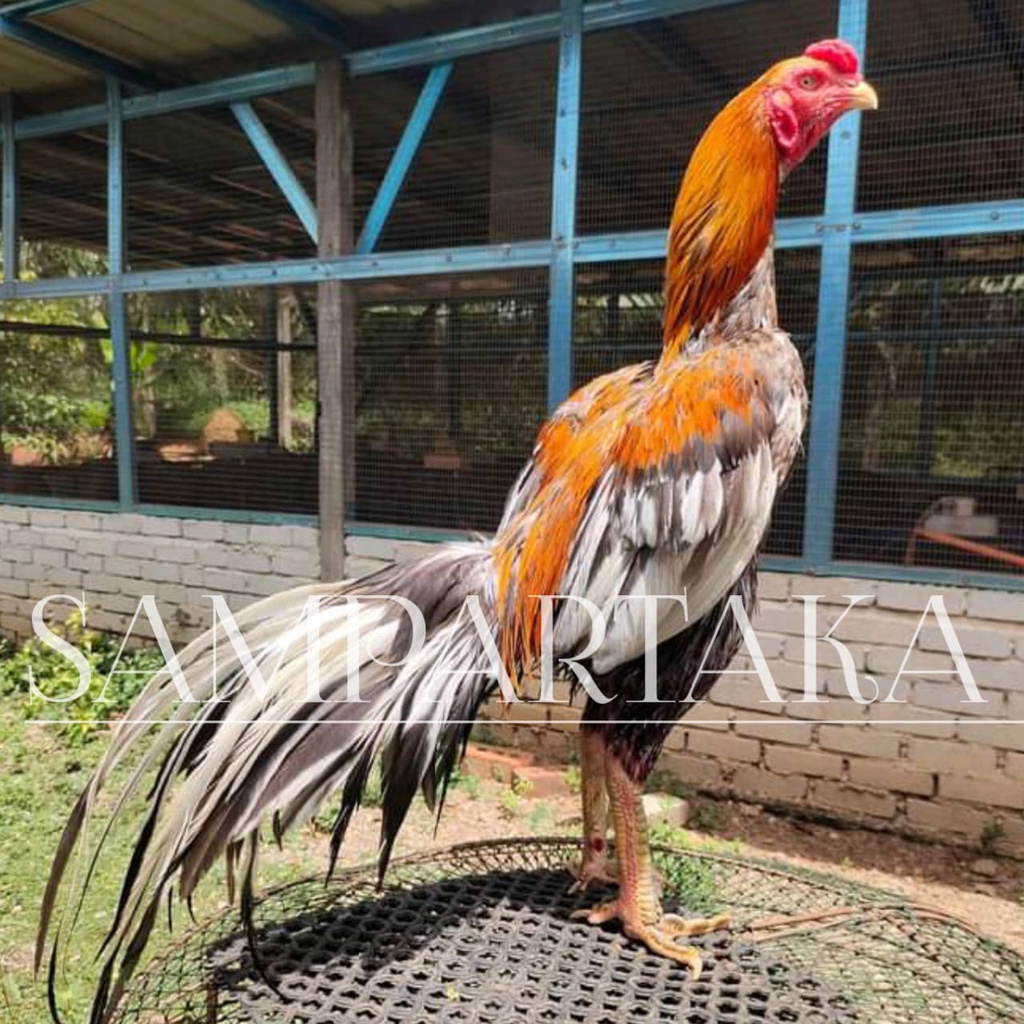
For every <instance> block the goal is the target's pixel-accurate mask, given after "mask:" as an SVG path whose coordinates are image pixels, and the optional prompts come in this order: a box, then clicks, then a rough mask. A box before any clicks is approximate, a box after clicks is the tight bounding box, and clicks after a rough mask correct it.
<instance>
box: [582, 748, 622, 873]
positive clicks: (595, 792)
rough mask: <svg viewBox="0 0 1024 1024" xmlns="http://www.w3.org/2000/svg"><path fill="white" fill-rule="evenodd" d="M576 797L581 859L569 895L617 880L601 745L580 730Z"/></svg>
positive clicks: (603, 756)
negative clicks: (610, 845) (579, 803)
mask: <svg viewBox="0 0 1024 1024" xmlns="http://www.w3.org/2000/svg"><path fill="white" fill-rule="evenodd" d="M579 735H580V741H579V742H580V795H581V797H582V800H583V844H584V845H583V856H582V858H581V859H580V861H579V863H578V864H576V865H575V866H574V868H573V874H574V875H575V876H576V883H575V885H573V887H572V890H571V891H572V892H582V891H583V890H585V889H586V888H587V887H588V886H589V885H592V884H593V883H594V882H598V883H601V882H605V883H614V882H616V881H618V878H617V876H616V868H615V863H614V862H613V861H612V860H611V859H610V858H609V856H608V786H607V783H606V781H605V746H604V740H603V739H602V738H601V734H600V733H597V732H592V731H590V730H589V729H583V730H581V731H580V734H579Z"/></svg>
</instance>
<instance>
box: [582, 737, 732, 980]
mask: <svg viewBox="0 0 1024 1024" xmlns="http://www.w3.org/2000/svg"><path fill="white" fill-rule="evenodd" d="M605 780H606V783H607V787H608V795H609V798H610V801H611V810H612V820H613V823H614V826H615V852H616V855H617V857H618V865H619V896H618V899H615V900H612V901H611V902H610V903H605V904H602V905H601V906H599V907H595V908H594V909H593V910H590V911H586V910H585V911H581V912H580V913H579V914H577V915H574V916H576V917H582V918H585V919H586V920H587V921H589V922H590V923H591V924H605V923H606V922H608V921H613V920H616V919H617V920H619V921H621V922H622V927H623V931H625V933H626V934H627V935H628V936H629V937H630V938H631V939H636V940H637V941H638V942H642V943H643V944H644V945H645V946H646V947H647V948H648V949H649V950H650V951H651V952H652V953H656V954H658V955H659V956H664V957H668V958H669V959H671V960H676V961H678V962H679V963H682V964H686V966H688V967H689V968H690V970H691V971H692V972H693V979H694V981H696V980H697V978H699V977H700V974H701V970H702V967H703V964H702V960H701V955H700V952H699V951H698V950H697V949H695V948H694V947H693V946H682V945H679V944H678V943H677V942H676V940H677V939H680V938H688V937H691V936H694V935H706V934H708V933H709V932H714V931H718V930H720V929H722V928H727V927H728V926H729V917H728V915H727V914H721V915H719V916H717V917H713V918H709V919H708V920H694V921H687V920H685V919H684V918H681V917H678V916H677V915H675V914H666V913H664V911H663V910H662V908H661V902H660V900H659V899H658V895H657V892H656V888H655V880H654V871H653V865H652V862H651V849H650V842H649V840H648V835H647V818H646V816H645V814H644V807H643V794H642V791H641V787H640V786H638V785H637V784H636V783H635V782H634V781H633V780H632V779H631V778H630V777H629V775H628V774H627V772H626V770H625V768H624V767H623V766H622V764H621V762H620V761H619V759H618V758H617V757H615V756H613V755H612V754H611V753H608V754H607V757H606V759H605Z"/></svg>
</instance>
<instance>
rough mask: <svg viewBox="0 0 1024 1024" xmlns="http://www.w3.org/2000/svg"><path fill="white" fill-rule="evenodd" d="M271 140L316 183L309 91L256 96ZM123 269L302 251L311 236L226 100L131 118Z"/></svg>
mask: <svg viewBox="0 0 1024 1024" xmlns="http://www.w3.org/2000/svg"><path fill="white" fill-rule="evenodd" d="M254 109H255V110H256V113H257V115H258V116H259V117H260V119H261V120H262V121H263V124H264V126H265V127H266V128H267V130H268V131H269V132H270V134H271V136H272V137H273V139H274V142H275V144H276V145H277V148H278V149H279V150H280V151H281V154H282V155H283V156H284V158H285V159H286V161H287V162H288V164H289V166H290V167H291V169H292V170H293V171H294V172H295V174H296V176H297V177H298V178H299V180H300V181H301V182H302V183H303V185H304V186H305V188H306V190H307V193H308V194H309V195H310V196H312V195H314V194H315V192H314V185H315V182H314V170H313V161H314V155H315V134H314V131H313V91H312V89H302V90H295V91H293V92H291V93H285V94H282V95H278V96H273V97H266V98H264V99H262V100H259V101H257V102H256V103H255V104H254ZM125 139H126V145H127V150H128V155H127V179H128V181H127V194H128V199H127V209H128V216H127V227H128V260H129V265H130V268H131V269H134V270H142V269H147V268H167V267H175V266H197V265H207V264H221V263H234V262H240V261H258V260H269V259H288V258H302V257H309V256H312V255H314V254H315V252H316V245H315V243H314V242H313V240H312V239H311V238H310V236H309V235H308V234H307V233H306V231H305V229H304V228H303V226H302V224H301V223H300V221H299V219H298V217H297V216H296V215H295V212H294V211H293V210H292V208H291V206H290V205H289V203H288V201H287V199H285V197H284V195H283V194H282V192H281V189H280V188H279V187H278V185H277V184H276V183H275V182H274V179H273V178H272V177H271V175H270V172H269V171H268V170H267V168H266V166H265V165H264V163H263V161H262V159H261V158H260V156H259V154H258V153H257V152H256V150H255V149H254V148H253V145H252V143H250V141H249V140H248V139H247V138H246V136H245V133H244V132H243V131H242V129H241V127H240V126H239V123H238V121H237V120H236V119H235V116H234V115H233V114H232V113H231V111H230V110H228V109H226V108H222V107H217V108H210V109H204V110H201V111H190V112H185V113H176V114H165V115H163V116H161V117H153V118H143V119H140V120H136V121H129V122H128V123H127V125H126V126H125Z"/></svg>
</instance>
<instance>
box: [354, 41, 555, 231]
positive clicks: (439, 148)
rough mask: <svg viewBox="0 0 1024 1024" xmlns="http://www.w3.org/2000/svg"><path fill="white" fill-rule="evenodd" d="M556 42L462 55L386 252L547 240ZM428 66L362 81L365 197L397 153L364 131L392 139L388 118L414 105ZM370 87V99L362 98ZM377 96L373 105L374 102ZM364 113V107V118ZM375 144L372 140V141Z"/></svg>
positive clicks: (391, 224) (359, 126) (393, 219)
mask: <svg viewBox="0 0 1024 1024" xmlns="http://www.w3.org/2000/svg"><path fill="white" fill-rule="evenodd" d="M556 60H557V48H556V47H555V46H554V45H553V44H548V43H545V44H540V45H535V46H527V47H519V48H516V49H514V50H509V51H500V52H497V53H490V54H485V55H483V56H479V57H470V58H466V59H464V60H460V61H458V63H457V64H456V66H455V70H454V72H453V73H452V76H451V79H450V81H449V82H448V85H447V87H446V88H445V91H444V94H443V96H442V97H441V101H440V103H439V105H438V107H437V110H436V112H435V114H434V117H433V119H432V120H431V123H430V127H429V129H428V131H427V134H426V136H425V138H424V140H423V143H422V145H421V146H420V149H419V152H418V153H417V155H416V160H415V163H414V164H413V166H412V168H411V170H410V172H409V175H408V178H407V179H406V181H405V184H404V186H403V188H402V191H401V193H400V195H399V199H398V202H397V203H396V205H395V207H394V209H393V211H392V213H391V216H390V218H389V219H388V223H387V225H386V227H385V229H384V232H383V234H382V236H381V239H380V244H379V248H381V249H412V248H420V247H434V246H443V245H470V244H475V243H485V242H510V241H519V240H523V239H533V238H544V237H546V236H547V235H548V234H549V226H548V225H549V223H550V210H551V163H552V152H553V148H554V124H555V78H556ZM423 79H424V75H423V73H422V72H417V73H415V74H404V75H400V74H394V75H388V76H386V77H385V78H384V79H382V80H381V81H378V82H376V83H374V84H373V85H371V86H367V85H366V84H364V82H362V81H358V82H357V83H356V87H355V88H356V97H357V101H356V102H357V104H359V105H360V107H363V105H364V104H365V108H366V110H365V115H364V118H363V120H362V121H359V120H357V123H356V141H357V172H358V171H359V170H360V169H361V168H362V167H365V169H366V170H367V171H369V172H370V173H369V178H370V181H371V182H372V186H373V187H372V188H371V189H369V190H368V189H367V188H366V185H367V182H366V180H365V179H364V180H360V182H359V186H358V187H359V194H360V195H361V196H362V197H364V201H365V200H366V198H367V197H368V196H369V195H370V194H371V193H375V190H376V184H377V183H378V182H379V181H380V179H381V178H382V177H383V171H384V167H385V166H386V163H387V159H388V157H389V156H390V150H388V149H386V148H383V147H382V148H381V149H379V150H378V149H373V148H368V149H367V151H366V153H365V160H366V162H365V164H364V163H363V159H364V158H362V157H360V150H359V140H360V137H361V136H365V137H367V139H368V140H373V139H374V138H375V137H376V138H377V139H379V140H380V141H381V142H383V141H385V138H386V135H387V134H388V133H387V132H384V133H382V132H381V131H380V130H379V129H377V128H375V127H373V126H372V124H371V123H369V121H368V119H369V120H370V121H372V120H375V119H376V117H377V115H375V114H374V113H373V110H374V109H375V108H376V109H380V107H384V108H386V114H385V115H384V123H385V124H387V123H388V122H389V121H391V120H393V119H394V118H395V115H396V113H397V112H401V111H403V110H404V109H406V108H409V107H410V105H411V103H412V102H413V101H414V99H415V97H416V95H417V94H418V91H419V88H420V85H421V84H422V81H423ZM364 92H367V97H366V98H365V99H363V100H361V99H359V97H360V96H361V95H362V94H363V93H364ZM375 97H376V98H379V99H378V102H377V103H374V98H375ZM358 116H359V112H358V111H357V117H358ZM371 146H372V141H371Z"/></svg>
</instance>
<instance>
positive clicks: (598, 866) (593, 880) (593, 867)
mask: <svg viewBox="0 0 1024 1024" xmlns="http://www.w3.org/2000/svg"><path fill="white" fill-rule="evenodd" d="M569 871H570V873H571V874H572V876H573V878H575V879H576V881H575V882H573V884H572V887H571V888H570V889H569V892H570V893H577V892H586V891H587V889H588V888H589V887H590V886H592V885H617V884H618V882H619V869H618V865H617V864H616V863H615V861H614V860H612V859H611V858H610V857H609V856H608V855H607V854H606V853H594V852H593V851H592V850H590V849H589V848H588V849H587V850H586V852H585V853H584V854H583V856H582V857H581V858H580V859H579V860H578V861H577V862H576V863H574V864H572V865H570V867H569Z"/></svg>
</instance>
